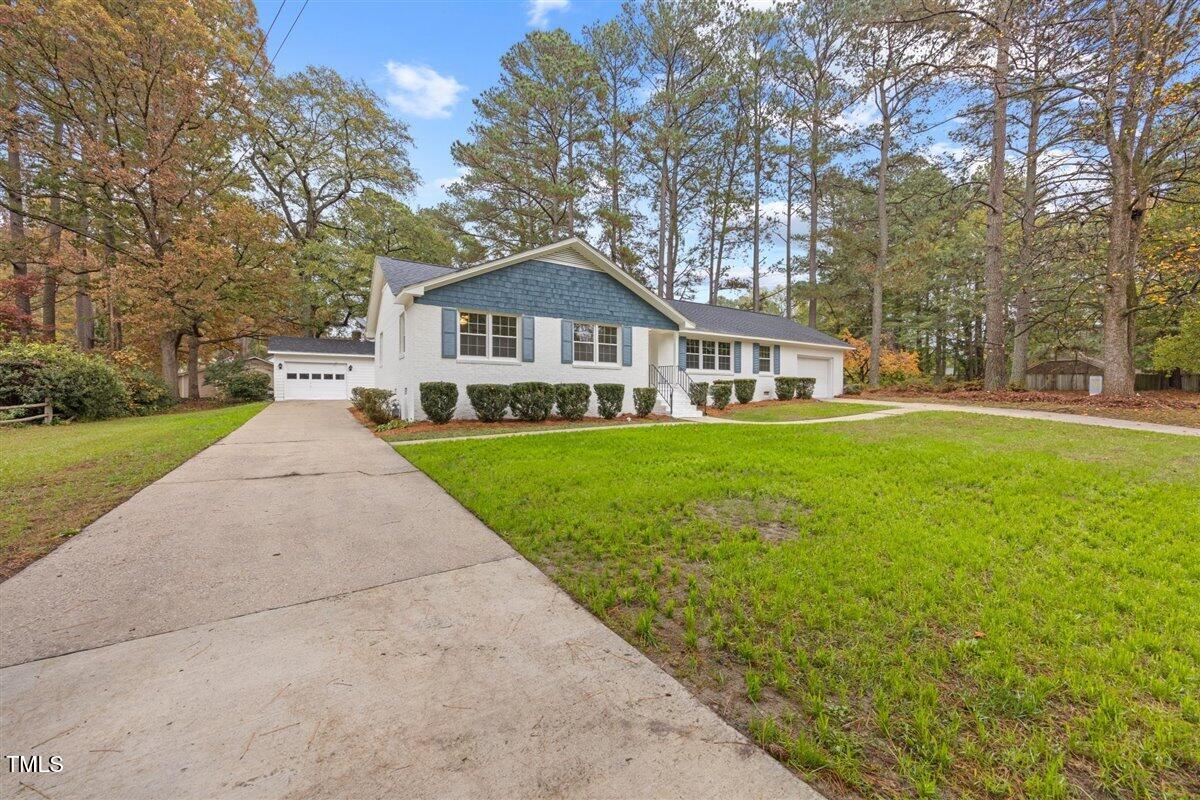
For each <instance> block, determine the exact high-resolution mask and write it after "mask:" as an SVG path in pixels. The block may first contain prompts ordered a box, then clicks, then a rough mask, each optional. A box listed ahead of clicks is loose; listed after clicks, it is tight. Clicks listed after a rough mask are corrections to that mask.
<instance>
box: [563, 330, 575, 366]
mask: <svg viewBox="0 0 1200 800" xmlns="http://www.w3.org/2000/svg"><path fill="white" fill-rule="evenodd" d="M574 332H575V328H574V326H573V325H572V323H571V320H569V319H564V320H563V321H562V363H564V364H570V363H572V362H573V361H574V360H575V353H574V350H573V342H574Z"/></svg>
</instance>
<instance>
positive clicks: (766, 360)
mask: <svg viewBox="0 0 1200 800" xmlns="http://www.w3.org/2000/svg"><path fill="white" fill-rule="evenodd" d="M758 371H759V372H771V371H772V370H771V345H769V344H760V345H759V346H758Z"/></svg>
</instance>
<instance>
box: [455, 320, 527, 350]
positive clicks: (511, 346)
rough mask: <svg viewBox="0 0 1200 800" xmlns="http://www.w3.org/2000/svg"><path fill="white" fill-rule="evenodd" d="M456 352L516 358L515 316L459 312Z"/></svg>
mask: <svg viewBox="0 0 1200 800" xmlns="http://www.w3.org/2000/svg"><path fill="white" fill-rule="evenodd" d="M458 348H459V349H458V352H459V353H460V354H462V355H464V356H467V357H470V358H506V359H513V358H516V357H517V318H516V317H514V316H512V315H509V314H485V313H483V312H481V311H460V312H459V314H458Z"/></svg>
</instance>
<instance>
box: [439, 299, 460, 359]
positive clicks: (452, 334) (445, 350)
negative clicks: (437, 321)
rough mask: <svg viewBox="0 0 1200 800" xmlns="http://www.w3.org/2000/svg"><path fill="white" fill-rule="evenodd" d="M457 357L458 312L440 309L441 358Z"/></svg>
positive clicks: (451, 309)
mask: <svg viewBox="0 0 1200 800" xmlns="http://www.w3.org/2000/svg"><path fill="white" fill-rule="evenodd" d="M457 355H458V312H457V311H455V310H454V309H453V308H445V307H443V308H442V358H454V357H455V356H457Z"/></svg>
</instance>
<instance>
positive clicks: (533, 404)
mask: <svg viewBox="0 0 1200 800" xmlns="http://www.w3.org/2000/svg"><path fill="white" fill-rule="evenodd" d="M508 389H509V398H508V404H509V406H511V407H512V413H513V416H514V417H516V418H517V419H521V420H524V421H526V422H541V421H542V420H544V419H545V418H546V417H548V416H550V410H551V409H552V408H554V386H553V385H551V384H549V383H542V382H540V381H524V382H521V383H514V384H513V385H512V386H510V387H508Z"/></svg>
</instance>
